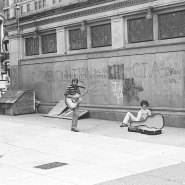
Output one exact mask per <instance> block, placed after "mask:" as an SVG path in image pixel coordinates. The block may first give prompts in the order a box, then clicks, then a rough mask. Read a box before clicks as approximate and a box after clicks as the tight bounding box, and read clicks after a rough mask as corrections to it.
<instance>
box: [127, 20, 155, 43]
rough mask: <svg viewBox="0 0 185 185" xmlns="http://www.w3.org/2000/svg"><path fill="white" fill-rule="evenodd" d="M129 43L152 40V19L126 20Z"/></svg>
mask: <svg viewBox="0 0 185 185" xmlns="http://www.w3.org/2000/svg"><path fill="white" fill-rule="evenodd" d="M128 40H129V43H137V42H146V41H152V40H153V19H146V18H145V17H142V18H138V19H131V20H128Z"/></svg>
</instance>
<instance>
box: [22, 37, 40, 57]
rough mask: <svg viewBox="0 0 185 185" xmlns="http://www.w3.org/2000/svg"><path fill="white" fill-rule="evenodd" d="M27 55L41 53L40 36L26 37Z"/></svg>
mask: <svg viewBox="0 0 185 185" xmlns="http://www.w3.org/2000/svg"><path fill="white" fill-rule="evenodd" d="M25 48H26V56H31V55H38V54H39V38H38V37H37V38H33V37H30V38H26V39H25Z"/></svg>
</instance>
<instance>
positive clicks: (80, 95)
mask: <svg viewBox="0 0 185 185" xmlns="http://www.w3.org/2000/svg"><path fill="white" fill-rule="evenodd" d="M87 93H88V91H86V92H84V93H82V94H81V95H80V97H79V98H81V97H82V96H84V95H86V94H87Z"/></svg>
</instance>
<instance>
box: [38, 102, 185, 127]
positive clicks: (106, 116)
mask: <svg viewBox="0 0 185 185" xmlns="http://www.w3.org/2000/svg"><path fill="white" fill-rule="evenodd" d="M55 105H56V103H41V105H40V106H39V108H38V112H39V113H44V114H47V113H48V112H49V111H50V110H51V109H52V108H53V107H54V106H55ZM81 109H83V110H88V111H89V113H88V114H86V115H85V117H88V118H93V119H102V120H109V121H118V122H119V123H118V124H121V123H122V121H123V119H124V117H125V115H126V113H127V112H132V113H133V114H134V115H135V116H137V112H138V111H139V109H140V107H136V106H129V107H118V106H105V105H104V106H102V105H85V104H82V105H81ZM150 110H151V111H152V113H153V114H155V113H160V114H162V115H163V116H164V121H165V126H170V127H178V128H185V114H184V112H185V110H184V109H183V108H182V109H180V108H174V109H172V108H156V107H155V108H150Z"/></svg>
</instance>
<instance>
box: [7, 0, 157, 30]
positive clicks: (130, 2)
mask: <svg viewBox="0 0 185 185" xmlns="http://www.w3.org/2000/svg"><path fill="white" fill-rule="evenodd" d="M153 1H157V0H127V1H123V2H117V3H114V4H109V5H105V6H101V7H96V8H92V9H88V10H83V11H77V12H74V13H69V14H65V15H61V16H59V17H57V18H56V17H52V18H49V19H46V20H42V21H37V24H38V25H45V24H50V23H55V22H61V21H64V20H69V19H74V18H79V17H83V16H87V15H92V14H97V13H101V12H106V11H111V10H115V9H119V8H124V7H129V6H135V5H139V4H144V3H149V2H153ZM62 13H66V12H63V11H59V10H58V9H52V10H50V11H45V12H42V13H40V14H33V15H29V16H25V17H20V24H21V23H23V22H27V21H33V17H34V18H37V19H39V18H43V17H47V16H51V15H56V14H62ZM34 25H35V24H34V23H29V24H25V25H22V26H21V25H20V29H27V28H32V27H34ZM9 26H10V25H9ZM10 27H11V28H9V30H10V31H13V30H16V26H15V25H12V26H10Z"/></svg>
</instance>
